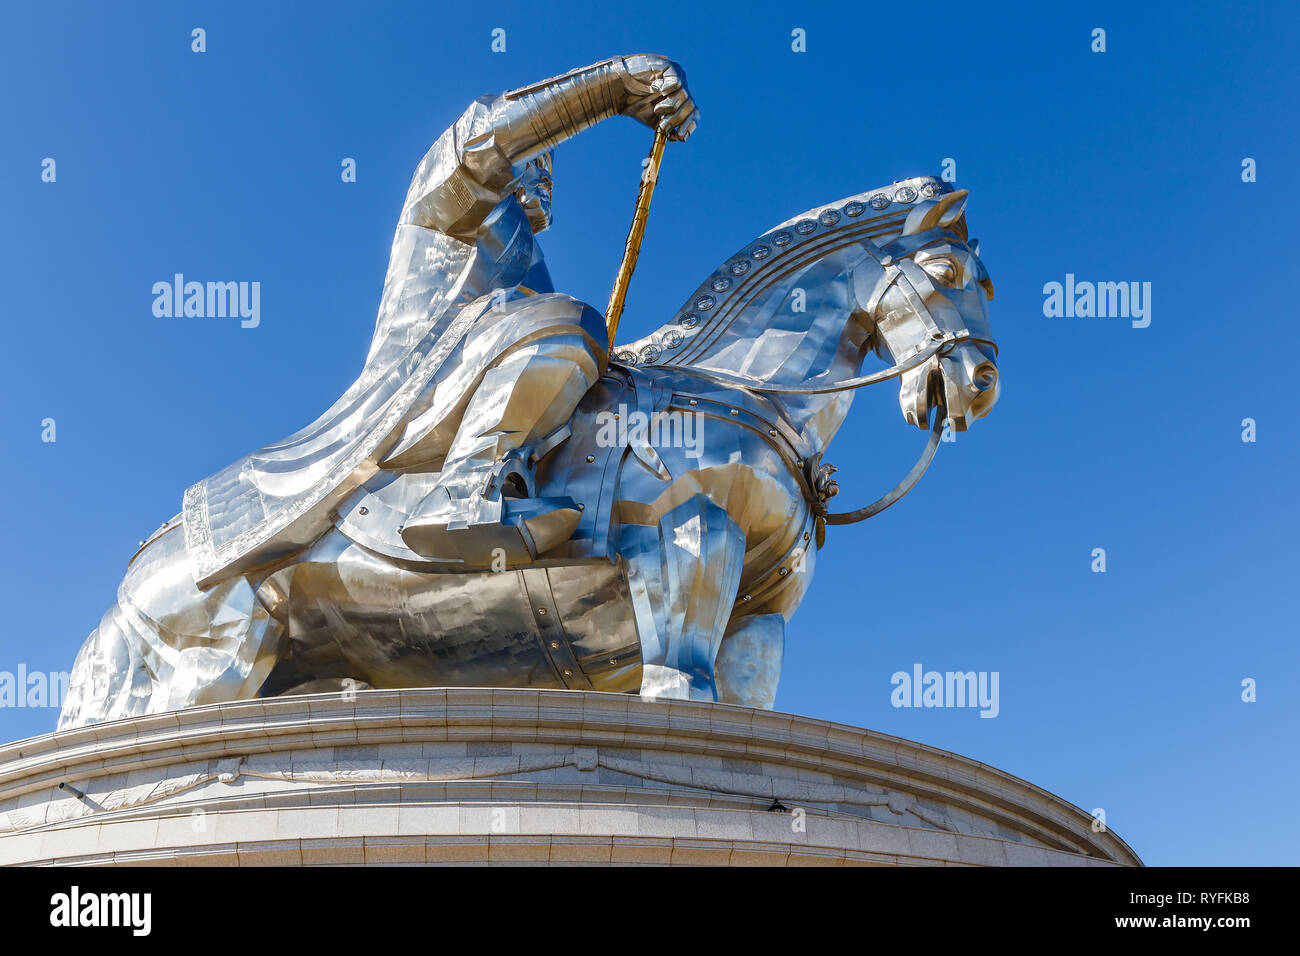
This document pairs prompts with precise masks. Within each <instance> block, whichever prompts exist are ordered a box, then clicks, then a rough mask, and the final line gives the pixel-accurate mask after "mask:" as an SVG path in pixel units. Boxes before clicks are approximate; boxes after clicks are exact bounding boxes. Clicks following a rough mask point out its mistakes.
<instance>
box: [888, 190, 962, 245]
mask: <svg viewBox="0 0 1300 956" xmlns="http://www.w3.org/2000/svg"><path fill="white" fill-rule="evenodd" d="M969 195H970V193H969V192H967V191H966V190H965V189H956V190H953V191H952V192H950V193H948V194H946V195H944V196H941V197H940V198H938V199H935V200H933V201H931V202H926V203H922V204H921V205H919V206H917V207H916V208H915V209H913V210H912V211H911V212H910V213H908V214H907V222H905V223H904V224H903V235H905V236H912V235H915V234H916V233H918V232H929V231H930V230H931V229H934V228H936V227H937V226H951V225H952V224H953V223H954V222H956V221H957V220H958V219H960V218H961V214H962V213H963V212H965V211H966V197H967V196H969Z"/></svg>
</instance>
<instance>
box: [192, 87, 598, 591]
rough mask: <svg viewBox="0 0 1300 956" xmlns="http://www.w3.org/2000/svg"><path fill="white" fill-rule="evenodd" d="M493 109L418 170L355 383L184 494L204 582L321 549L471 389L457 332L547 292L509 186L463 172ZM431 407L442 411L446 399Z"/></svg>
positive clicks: (520, 331) (446, 139)
mask: <svg viewBox="0 0 1300 956" xmlns="http://www.w3.org/2000/svg"><path fill="white" fill-rule="evenodd" d="M490 108H491V100H490V99H489V98H484V99H481V100H478V101H476V102H475V103H474V104H473V105H471V107H470V108H469V109H468V110H467V111H466V112H465V114H464V115H463V116H462V117H461V118H460V119H459V120H458V121H457V122H456V124H455V125H453V126H452V127H451V128H450V129H448V130H447V131H446V132H445V133H443V134H442V136H441V137H439V139H438V141H437V142H436V143H435V144H434V146H433V147H432V148H431V149H430V150H429V152H428V154H427V155H426V156H425V158H424V160H423V161H422V162H421V164H420V166H419V168H418V169H417V170H416V174H415V177H414V179H413V181H412V183H411V188H410V190H409V192H408V194H407V198H406V204H405V206H404V208H403V213H402V217H401V220H400V224H399V225H398V227H397V234H396V236H395V237H394V240H393V248H392V254H391V257H390V260H389V265H388V274H387V276H386V278H385V281H384V292H383V298H382V300H381V303H380V307H379V317H378V320H377V321H376V324H375V334H374V338H373V340H372V342H371V346H370V351H369V354H368V355H367V357H366V363H365V367H364V368H363V369H362V372H361V375H360V377H358V378H357V380H356V381H355V382H353V384H352V385H351V386H350V387H349V388H348V390H347V391H346V392H344V394H343V396H342V397H341V398H339V400H338V401H336V402H335V403H334V404H333V405H332V406H331V407H330V408H329V409H328V410H327V411H326V412H325V413H324V414H323V415H321V416H320V417H319V418H317V419H316V421H314V422H312V423H311V424H310V425H308V426H307V427H306V428H304V429H302V430H301V431H298V432H295V433H294V434H292V435H290V436H289V437H288V438H285V439H283V440H281V441H278V442H275V443H273V444H270V445H267V446H265V447H263V448H259V449H258V450H257V451H255V452H252V453H251V454H249V455H246V456H244V457H243V458H241V459H239V460H238V461H236V462H234V463H233V464H231V465H229V466H227V467H226V468H223V469H221V470H220V471H218V472H217V473H216V474H214V475H211V476H209V477H208V478H205V479H204V480H202V481H200V482H198V483H197V484H194V485H192V486H191V487H190V488H189V489H187V490H186V492H185V501H184V510H183V512H182V514H183V517H184V524H185V540H186V545H187V547H188V549H189V552H190V556H191V558H192V562H193V567H194V576H195V579H196V581H197V582H198V583H199V584H200V585H201V586H206V585H208V584H211V583H214V582H216V581H219V580H221V579H222V578H225V577H227V576H229V575H231V574H234V573H238V572H242V571H245V570H248V569H250V568H253V567H256V566H258V565H261V564H265V563H267V562H268V561H273V560H276V559H279V558H281V557H284V556H287V555H289V554H292V553H293V552H295V551H297V550H299V549H300V548H302V547H304V546H305V545H307V544H309V543H310V542H311V541H313V540H315V538H317V537H318V536H319V535H320V534H321V533H322V532H323V531H324V530H325V528H326V527H327V526H328V524H329V522H330V512H331V511H332V510H333V509H334V508H336V507H337V506H338V505H339V504H340V503H341V502H342V501H343V500H344V499H345V498H346V497H347V496H348V495H350V494H351V493H352V492H353V491H354V490H355V489H356V488H357V487H359V486H360V485H361V484H362V483H363V482H365V481H366V480H367V479H368V478H369V477H370V476H371V475H373V474H374V473H375V472H376V470H377V469H378V468H379V466H380V462H382V461H383V460H384V459H385V457H386V456H388V455H390V454H391V453H392V452H393V450H394V448H396V447H397V446H398V444H399V442H400V446H401V448H409V447H410V446H411V445H412V443H413V442H414V441H416V440H417V439H418V438H419V436H418V435H412V434H410V428H408V427H406V426H407V425H408V423H410V422H411V421H412V419H415V418H417V417H419V416H420V412H421V411H424V410H426V409H427V408H428V405H429V403H430V401H431V393H432V392H433V391H434V390H436V389H437V388H438V387H439V382H440V381H442V382H448V381H450V382H451V383H452V386H453V387H461V388H465V387H472V383H473V381H474V376H473V374H468V375H467V374H463V372H464V370H463V369H461V374H455V373H453V372H452V370H453V369H455V368H456V367H457V366H458V365H459V364H463V362H464V361H465V358H466V350H465V347H464V339H465V335H466V333H467V332H468V331H469V330H470V329H471V328H472V327H473V326H474V325H475V323H476V321H477V320H478V319H479V318H480V317H481V316H482V315H483V314H484V313H485V312H486V311H487V310H488V308H489V306H490V305H491V297H492V296H493V295H500V294H501V290H511V289H514V288H516V287H518V286H524V287H525V288H526V289H528V290H530V291H533V292H550V291H552V286H551V282H550V277H549V275H548V274H547V271H546V266H545V262H544V260H543V258H542V254H541V249H540V247H539V246H538V244H537V242H536V240H535V239H534V237H533V234H532V230H531V228H530V226H529V222H528V218H527V215H526V214H525V212H524V210H523V208H522V206H521V205H520V204H519V202H518V200H517V199H516V198H515V197H514V195H513V193H512V192H511V191H510V187H509V185H508V184H501V185H498V186H497V187H496V188H490V187H487V186H484V185H482V184H481V183H479V182H477V181H476V180H475V179H474V178H473V176H472V175H471V174H469V173H468V172H467V171H466V167H465V164H464V156H465V152H466V147H467V144H469V146H470V148H475V147H474V141H475V140H476V138H477V140H478V141H480V142H481V140H482V138H483V134H484V133H485V131H487V130H488V129H489V113H490ZM448 208H450V209H451V214H448V212H447V210H448ZM439 220H441V221H449V220H456V221H457V228H456V229H455V230H454V231H455V232H457V233H458V234H459V235H460V236H461V237H462V238H455V237H454V236H452V235H449V234H447V233H446V232H444V231H441V230H439V229H436V228H429V227H428V226H427V225H422V224H421V223H428V222H436V221H439ZM588 311H590V310H588ZM526 324H527V323H523V324H520V325H518V326H517V328H516V329H515V330H513V331H514V332H515V334H516V337H524V336H526V335H527V334H529V333H528V331H527V330H526V328H525V325H526ZM511 332H512V330H511V329H507V330H504V331H503V332H501V333H498V336H497V338H501V335H502V334H504V336H505V340H503V341H500V342H497V343H495V344H494V347H493V351H496V352H497V354H500V351H501V350H508V349H509V347H510V345H511V342H510V341H509V338H510V336H511ZM475 351H476V353H477V354H476V358H475V359H474V360H475V361H479V362H482V361H484V360H485V357H484V356H483V355H482V354H481V353H482V350H481V349H479V350H475ZM491 358H492V356H487V357H486V360H489V361H490V359H491ZM470 371H471V372H472V371H473V370H470ZM438 404H439V405H445V404H448V403H447V401H446V397H445V396H440V397H439V401H438ZM429 417H430V416H428V415H425V416H423V417H422V418H421V419H420V420H421V421H423V420H424V419H428V418H429ZM438 424H439V423H438V422H436V421H434V422H429V423H428V424H424V425H422V427H424V428H425V429H426V430H427V429H428V428H431V427H436V426H437V425H438ZM399 450H400V449H399Z"/></svg>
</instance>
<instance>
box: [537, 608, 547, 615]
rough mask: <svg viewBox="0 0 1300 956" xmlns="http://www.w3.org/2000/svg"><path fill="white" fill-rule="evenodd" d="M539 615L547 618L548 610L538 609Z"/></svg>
mask: <svg viewBox="0 0 1300 956" xmlns="http://www.w3.org/2000/svg"><path fill="white" fill-rule="evenodd" d="M537 613H538V614H540V615H541V616H542V617H546V608H544V607H539V608H538V609H537Z"/></svg>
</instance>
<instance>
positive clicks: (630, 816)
mask: <svg viewBox="0 0 1300 956" xmlns="http://www.w3.org/2000/svg"><path fill="white" fill-rule="evenodd" d="M640 816H641V815H640V812H639V811H637V810H632V809H629V808H626V807H620V806H613V805H604V806H585V807H582V808H581V809H580V810H579V811H578V830H577V832H579V833H587V834H610V835H613V834H619V835H622V836H637V835H638V834H639V833H640V832H641V831H640ZM567 832H569V833H572V832H574V831H572V830H569V831H567Z"/></svg>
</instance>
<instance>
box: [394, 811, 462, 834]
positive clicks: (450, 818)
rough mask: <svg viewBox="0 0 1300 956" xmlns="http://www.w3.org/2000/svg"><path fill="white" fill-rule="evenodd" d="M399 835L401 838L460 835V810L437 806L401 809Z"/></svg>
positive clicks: (398, 826)
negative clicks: (428, 835)
mask: <svg viewBox="0 0 1300 956" xmlns="http://www.w3.org/2000/svg"><path fill="white" fill-rule="evenodd" d="M397 833H398V834H399V835H401V836H411V835H414V834H420V835H426V834H435V833H436V834H451V833H460V808H459V807H457V806H436V805H435V806H402V807H399V808H398V811H397Z"/></svg>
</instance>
